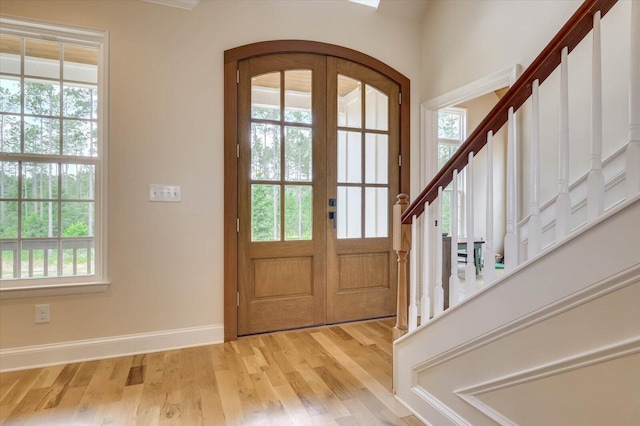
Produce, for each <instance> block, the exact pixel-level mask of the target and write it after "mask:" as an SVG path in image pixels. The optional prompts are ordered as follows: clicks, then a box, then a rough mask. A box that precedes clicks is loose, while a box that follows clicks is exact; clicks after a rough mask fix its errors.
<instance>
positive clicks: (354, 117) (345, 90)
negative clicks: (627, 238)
mask: <svg viewBox="0 0 640 426" xmlns="http://www.w3.org/2000/svg"><path fill="white" fill-rule="evenodd" d="M361 86H362V84H361V83H360V82H359V81H358V80H354V79H352V78H349V77H346V76H344V75H340V74H338V126H340V127H355V128H360V127H361V126H362V87H361Z"/></svg>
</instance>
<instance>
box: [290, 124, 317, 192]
mask: <svg viewBox="0 0 640 426" xmlns="http://www.w3.org/2000/svg"><path fill="white" fill-rule="evenodd" d="M312 148H313V146H312V139H311V129H309V128H305V127H293V126H287V127H286V128H285V136H284V159H285V162H284V173H285V177H286V179H287V181H288V182H311V178H312V164H313V151H312Z"/></svg>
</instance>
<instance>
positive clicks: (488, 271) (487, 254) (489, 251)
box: [483, 130, 496, 285]
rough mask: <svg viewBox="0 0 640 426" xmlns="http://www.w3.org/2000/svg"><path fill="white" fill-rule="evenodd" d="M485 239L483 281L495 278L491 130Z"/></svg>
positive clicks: (487, 282) (491, 134) (488, 144)
mask: <svg viewBox="0 0 640 426" xmlns="http://www.w3.org/2000/svg"><path fill="white" fill-rule="evenodd" d="M486 228H487V241H485V243H484V272H483V275H484V283H485V285H488V284H491V283H492V282H493V280H495V278H496V270H495V268H496V256H495V252H494V251H493V130H490V131H489V134H487V225H486Z"/></svg>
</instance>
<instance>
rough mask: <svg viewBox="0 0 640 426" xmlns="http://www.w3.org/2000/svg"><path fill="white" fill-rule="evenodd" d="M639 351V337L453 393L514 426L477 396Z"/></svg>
mask: <svg viewBox="0 0 640 426" xmlns="http://www.w3.org/2000/svg"><path fill="white" fill-rule="evenodd" d="M639 352H640V337H636V338H634V339H629V340H627V341H623V342H619V343H617V344H614V345H609V346H605V347H602V348H598V349H596V350H593V351H589V352H586V353H582V354H578V355H575V356H572V357H568V358H565V359H559V360H557V361H554V362H551V363H548V364H545V365H540V366H538V367H535V368H531V369H528V370H525V371H519V372H518V373H515V374H510V375H507V376H503V377H500V378H497V379H494V380H490V381H488V382H485V383H480V384H476V385H472V386H468V387H465V388H461V389H458V390H455V391H454V393H455V394H456V395H458V396H459V397H460V398H462V399H464V400H465V401H466V402H468V403H469V404H471V405H472V406H473V407H475V408H476V409H478V410H479V411H481V412H483V413H484V414H486V415H487V416H489V417H490V418H492V419H493V420H495V421H496V422H498V423H500V424H503V425H515V424H516V423H515V422H513V421H511V420H509V419H508V418H506V417H504V416H503V415H501V414H500V413H498V412H497V411H495V410H494V409H493V408H491V407H490V406H488V405H487V404H485V403H483V402H482V401H480V399H478V398H477V397H476V396H477V395H482V394H484V393H488V392H493V391H497V390H500V389H504V388H508V387H511V386H516V385H521V384H524V383H528V382H533V381H536V380H540V379H544V378H546V377H550V376H554V375H558V374H564V373H568V372H570V371H573V370H577V369H579V368H585V367H589V366H592V365H595V364H599V363H603V362H607V361H611V360H614V359H616V358H621V357H624V356H629V355H633V354H637V353H639ZM447 409H448V407H447ZM448 410H449V409H448ZM449 411H450V410H449Z"/></svg>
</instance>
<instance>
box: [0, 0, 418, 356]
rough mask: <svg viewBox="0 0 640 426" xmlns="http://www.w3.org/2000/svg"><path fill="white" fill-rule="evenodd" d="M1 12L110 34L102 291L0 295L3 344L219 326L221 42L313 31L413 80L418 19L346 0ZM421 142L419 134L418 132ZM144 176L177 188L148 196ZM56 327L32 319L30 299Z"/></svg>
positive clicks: (19, 2)
mask: <svg viewBox="0 0 640 426" xmlns="http://www.w3.org/2000/svg"><path fill="white" fill-rule="evenodd" d="M2 13H3V14H7V15H12V16H16V17H25V18H31V19H40V20H45V21H49V22H53V23H59V24H68V25H72V26H81V27H88V28H95V29H101V30H109V31H110V48H111V54H110V106H109V114H110V115H109V133H110V140H109V156H110V157H109V173H110V178H109V257H110V278H111V286H110V289H109V291H108V292H106V293H99V294H91V295H76V296H57V297H47V298H26V299H13V300H3V301H1V302H0V308H1V309H0V336H1V337H2V339H1V345H2V349H7V348H16V347H23V346H29V345H42V344H48V343H55V342H65V341H72V340H80V339H91V338H100V337H106V336H120V335H128V334H132V333H147V332H154V331H161V330H172V329H179V328H186V327H197V326H207V325H220V324H222V323H223V257H224V253H223V241H222V235H223V204H224V199H223V183H224V182H223V170H224V164H223V52H224V50H226V49H230V48H233V47H237V46H241V45H244V44H248V43H253V42H258V41H264V40H273V39H306V40H314V41H321V42H327V43H332V44H337V45H342V46H346V47H349V48H352V49H356V50H359V51H362V52H364V53H366V54H368V55H370V56H373V57H375V58H377V59H379V60H381V61H383V62H385V63H387V64H388V65H390V66H392V67H393V68H395V69H397V70H398V71H399V72H401V73H403V74H405V75H406V76H407V77H409V78H410V79H411V81H412V92H413V96H412V98H413V105H412V106H413V108H412V111H414V113H413V115H412V141H415V140H417V128H418V120H417V114H415V111H417V105H418V99H419V96H418V93H420V91H419V80H420V79H419V78H418V69H419V65H420V64H419V42H420V36H419V23H418V21H416V20H409V19H407V18H402V17H396V16H392V15H385V14H382V13H378V12H375V11H373V10H372V9H371V10H370V9H368V8H366V7H363V6H361V5H357V4H352V3H348V2H346V1H345V2H343V1H328V2H327V1H314V0H307V1H270V0H259V1H258V0H256V1H245V0H234V1H210V0H203V1H201V2H200V4H199V5H198V6H197V7H196V8H195V9H194V10H193V11H184V10H179V9H174V8H168V7H164V6H159V5H155V4H148V3H143V2H139V1H134V0H126V1H124V0H109V1H98V0H95V1H92V0H76V1H73V0H70V1H66V0H64V1H55V2H52V1H50V0H46V1H45V0H43V1H33V0H2ZM413 144H414V146H415V142H413ZM150 183H164V184H176V185H181V186H182V202H181V203H180V204H158V203H153V204H152V203H149V202H148V185H149V184H150ZM39 303H50V304H51V323H49V324H45V325H35V324H34V304H39Z"/></svg>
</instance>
